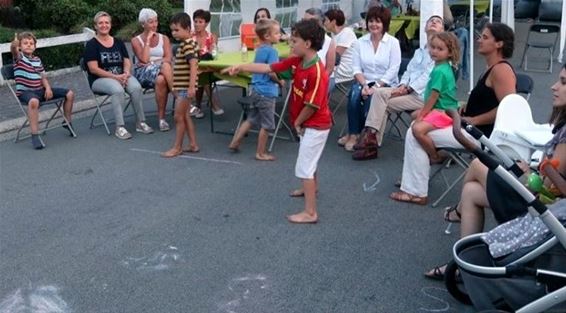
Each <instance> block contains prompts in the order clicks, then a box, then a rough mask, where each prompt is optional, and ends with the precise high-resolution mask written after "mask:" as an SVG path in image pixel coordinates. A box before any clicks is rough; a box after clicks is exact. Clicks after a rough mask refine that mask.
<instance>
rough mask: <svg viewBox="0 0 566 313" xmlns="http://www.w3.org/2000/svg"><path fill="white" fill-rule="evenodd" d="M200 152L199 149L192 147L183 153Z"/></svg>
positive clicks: (184, 149) (185, 149)
mask: <svg viewBox="0 0 566 313" xmlns="http://www.w3.org/2000/svg"><path fill="white" fill-rule="evenodd" d="M199 151H200V149H199V148H196V149H195V148H192V147H187V148H183V152H185V153H198V152H199Z"/></svg>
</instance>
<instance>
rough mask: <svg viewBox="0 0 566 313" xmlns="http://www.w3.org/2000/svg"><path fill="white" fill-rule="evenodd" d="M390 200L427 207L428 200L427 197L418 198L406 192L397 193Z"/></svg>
mask: <svg viewBox="0 0 566 313" xmlns="http://www.w3.org/2000/svg"><path fill="white" fill-rule="evenodd" d="M389 198H391V199H393V200H395V201H399V202H407V203H413V204H418V205H426V203H427V201H428V199H427V197H418V196H415V195H412V194H408V193H406V192H404V191H396V192H394V193H392V194H390V195H389Z"/></svg>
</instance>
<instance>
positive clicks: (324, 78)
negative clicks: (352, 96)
mask: <svg viewBox="0 0 566 313" xmlns="http://www.w3.org/2000/svg"><path fill="white" fill-rule="evenodd" d="M271 70H272V71H274V72H276V73H280V72H284V71H287V70H291V72H292V77H293V87H292V88H293V90H292V94H291V103H290V105H289V118H290V120H291V125H294V124H295V120H296V119H297V117H298V116H299V114H300V113H301V110H302V109H303V108H304V107H305V105H308V106H310V107H312V108H314V109H316V111H315V112H314V113H313V115H311V117H310V118H309V119H308V120H306V121H305V122H304V123H303V125H302V126H303V127H309V128H315V129H330V128H331V127H332V113H331V112H330V108H329V107H328V74H326V70H325V68H324V65H323V64H322V62H321V61H320V60H319V58H318V56H315V57H314V58H313V59H312V60H310V61H307V62H303V59H302V58H300V57H290V58H287V59H284V60H282V61H281V62H278V63H273V64H271Z"/></svg>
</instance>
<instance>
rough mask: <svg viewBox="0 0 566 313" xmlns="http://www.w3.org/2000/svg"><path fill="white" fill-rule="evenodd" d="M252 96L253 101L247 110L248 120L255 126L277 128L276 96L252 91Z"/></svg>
mask: <svg viewBox="0 0 566 313" xmlns="http://www.w3.org/2000/svg"><path fill="white" fill-rule="evenodd" d="M250 97H251V98H252V101H251V105H250V106H249V107H248V110H247V111H246V114H247V121H248V122H250V124H252V125H253V126H254V127H260V128H263V129H266V130H272V129H275V98H271V97H265V96H262V95H259V94H257V93H252V94H251V95H250Z"/></svg>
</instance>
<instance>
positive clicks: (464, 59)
mask: <svg viewBox="0 0 566 313" xmlns="http://www.w3.org/2000/svg"><path fill="white" fill-rule="evenodd" d="M454 34H455V35H456V37H458V41H459V42H460V55H461V56H460V66H459V68H458V73H459V74H462V79H463V80H468V79H469V78H470V69H469V67H470V66H469V64H468V62H469V58H470V46H469V45H470V36H469V32H468V30H467V29H466V28H464V27H460V28H457V29H455V30H454Z"/></svg>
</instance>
